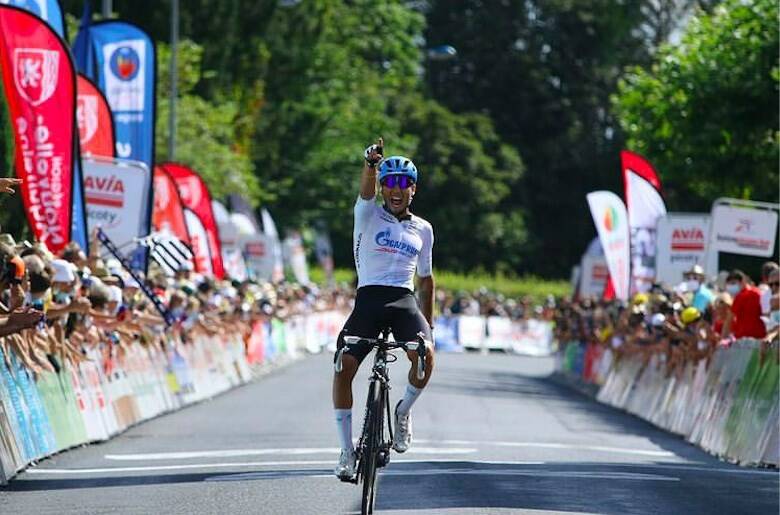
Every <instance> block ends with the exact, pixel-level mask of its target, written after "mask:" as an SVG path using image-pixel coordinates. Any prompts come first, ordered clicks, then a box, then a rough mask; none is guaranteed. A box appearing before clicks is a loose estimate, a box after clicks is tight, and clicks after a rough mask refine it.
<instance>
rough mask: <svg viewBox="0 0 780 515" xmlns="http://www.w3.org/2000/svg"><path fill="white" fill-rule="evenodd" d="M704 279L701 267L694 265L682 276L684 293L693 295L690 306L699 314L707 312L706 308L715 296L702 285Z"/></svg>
mask: <svg viewBox="0 0 780 515" xmlns="http://www.w3.org/2000/svg"><path fill="white" fill-rule="evenodd" d="M705 277H706V276H705V275H704V269H703V268H702V267H701V265H694V266H693V268H691V269H690V270H689V271H687V272H685V274H684V275H683V278H684V279H685V286H686V288H685V289H686V291H688V292H690V293H692V294H693V300H692V301H691V306H693V307H694V308H696V309H698V310H699V313H704V312H705V311H707V308H709V307H710V305H711V304H712V303H713V301H714V300H715V294H714V293H712V290H710V289H709V288H707V285H705V284H704V280H705Z"/></svg>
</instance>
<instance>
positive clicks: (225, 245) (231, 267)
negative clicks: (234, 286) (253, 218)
mask: <svg viewBox="0 0 780 515" xmlns="http://www.w3.org/2000/svg"><path fill="white" fill-rule="evenodd" d="M211 208H212V210H213V211H214V218H215V220H216V221H217V227H219V243H220V245H221V246H222V263H223V265H224V267H225V272H227V274H228V275H229V276H230V277H231V278H233V279H238V280H239V281H243V280H245V279H246V278H247V270H246V264H245V263H244V257H243V256H242V254H241V245H240V241H239V238H240V233H239V229H238V227H237V226H236V225H235V224H234V223H233V220H232V219H231V218H230V213H229V212H228V210H227V208H225V206H224V205H223V204H222V203H221V202H218V201H216V200H212V201H211Z"/></svg>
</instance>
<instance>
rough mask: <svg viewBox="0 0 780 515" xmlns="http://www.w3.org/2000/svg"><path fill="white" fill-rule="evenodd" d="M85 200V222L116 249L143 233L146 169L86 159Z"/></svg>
mask: <svg viewBox="0 0 780 515" xmlns="http://www.w3.org/2000/svg"><path fill="white" fill-rule="evenodd" d="M83 165H84V200H85V202H86V206H87V225H88V226H89V230H90V231H92V230H94V229H95V228H97V227H100V228H101V229H102V230H103V232H105V233H106V235H107V236H108V237H109V238H110V239H111V241H112V242H113V243H114V244H115V245H116V246H117V247H119V248H122V246H123V245H129V244H132V243H133V242H134V239H135V238H139V237H143V236H146V234H147V233H146V225H145V220H146V213H147V212H148V209H149V207H148V205H147V199H148V198H149V195H148V193H147V192H148V191H149V188H151V177H150V174H149V169H148V168H146V166H145V165H144V164H143V163H139V162H137V161H127V160H108V159H100V158H85V159H84V160H83Z"/></svg>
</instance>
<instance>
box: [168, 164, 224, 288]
mask: <svg viewBox="0 0 780 515" xmlns="http://www.w3.org/2000/svg"><path fill="white" fill-rule="evenodd" d="M160 167H162V168H163V169H164V170H165V171H166V172H167V173H168V174H169V175H170V176H171V177H172V178H173V181H174V182H175V183H176V187H177V189H178V190H179V195H180V196H181V201H182V204H184V207H186V208H187V209H189V210H191V211H192V212H193V213H195V214H196V215H197V216H198V218H200V221H201V223H202V224H203V228H204V230H205V231H206V237H207V241H208V246H209V254H210V255H211V266H212V269H213V271H214V276H215V277H216V278H217V279H222V278H223V277H224V276H225V268H224V265H223V263H222V248H221V246H220V244H219V230H218V229H217V223H216V221H215V219H214V211H213V210H212V207H211V194H210V193H209V190H208V188H207V187H206V183H205V182H203V179H201V178H200V176H199V175H198V174H197V173H195V172H194V171H192V170H191V169H190V168H188V167H186V166H184V165H180V164H177V163H163V164H161V165H160Z"/></svg>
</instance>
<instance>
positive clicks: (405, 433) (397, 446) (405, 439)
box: [393, 401, 412, 453]
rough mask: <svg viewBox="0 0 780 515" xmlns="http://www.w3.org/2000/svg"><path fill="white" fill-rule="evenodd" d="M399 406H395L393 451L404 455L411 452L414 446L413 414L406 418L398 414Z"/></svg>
mask: <svg viewBox="0 0 780 515" xmlns="http://www.w3.org/2000/svg"><path fill="white" fill-rule="evenodd" d="M399 404H401V401H398V404H396V405H395V433H394V434H393V449H394V450H395V452H398V453H402V452H406V451H407V450H409V446H411V445H412V413H411V412H409V413H407V414H406V416H403V415H399V414H398V405H399Z"/></svg>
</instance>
